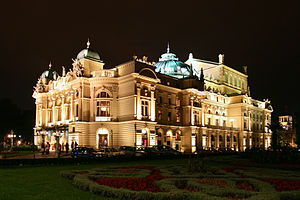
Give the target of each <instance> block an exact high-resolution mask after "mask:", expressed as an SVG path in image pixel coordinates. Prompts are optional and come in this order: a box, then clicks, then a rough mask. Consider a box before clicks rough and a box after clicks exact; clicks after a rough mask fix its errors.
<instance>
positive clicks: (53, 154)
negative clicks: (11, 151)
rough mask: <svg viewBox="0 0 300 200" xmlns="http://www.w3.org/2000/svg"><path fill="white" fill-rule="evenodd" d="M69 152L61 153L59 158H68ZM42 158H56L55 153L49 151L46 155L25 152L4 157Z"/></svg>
mask: <svg viewBox="0 0 300 200" xmlns="http://www.w3.org/2000/svg"><path fill="white" fill-rule="evenodd" d="M70 157H71V153H68V154H67V153H64V152H63V153H61V154H60V158H70ZM44 158H58V155H57V153H55V152H50V153H49V154H48V155H46V154H44V155H43V154H42V153H32V154H26V155H20V156H14V157H9V158H5V159H44Z"/></svg>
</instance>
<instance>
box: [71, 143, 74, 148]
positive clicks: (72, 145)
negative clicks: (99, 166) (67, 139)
mask: <svg viewBox="0 0 300 200" xmlns="http://www.w3.org/2000/svg"><path fill="white" fill-rule="evenodd" d="M71 148H72V150H73V149H74V141H72V144H71Z"/></svg>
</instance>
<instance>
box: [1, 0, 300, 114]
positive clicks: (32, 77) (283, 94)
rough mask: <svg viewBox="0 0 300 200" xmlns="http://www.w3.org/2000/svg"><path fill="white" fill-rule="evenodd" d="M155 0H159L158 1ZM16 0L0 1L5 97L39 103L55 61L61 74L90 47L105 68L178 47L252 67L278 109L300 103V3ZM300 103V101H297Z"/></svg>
mask: <svg viewBox="0 0 300 200" xmlns="http://www.w3.org/2000/svg"><path fill="white" fill-rule="evenodd" d="M154 2H155V3H154ZM176 2H177V1H159V2H156V1H142V0H139V1H84V0H82V1H68V2H67V1H59V3H55V1H53V0H52V1H45V0H43V1H41V0H39V1H17V2H15V1H14V2H12V3H11V5H3V3H2V2H1V3H2V5H1V12H0V20H1V33H0V36H1V37H0V44H1V45H0V55H1V79H0V80H1V84H0V87H1V96H0V98H10V99H12V101H13V102H14V103H16V104H18V105H19V106H20V107H21V108H22V109H33V108H34V106H35V105H34V99H33V98H32V92H33V86H34V85H35V84H36V81H37V79H38V77H39V76H40V75H41V73H42V72H43V71H45V70H46V69H48V65H49V62H50V61H51V62H52V65H53V68H54V69H56V70H57V71H58V72H59V73H61V66H65V67H66V68H67V69H69V68H71V64H72V60H71V59H72V58H76V55H77V54H78V53H79V52H80V50H81V49H83V48H86V42H87V38H89V39H90V42H91V48H92V49H94V50H96V51H97V52H98V53H99V54H100V57H101V59H102V60H103V61H104V62H105V63H106V66H108V67H113V66H115V65H117V64H120V63H122V62H126V61H128V60H131V59H132V56H133V55H137V56H138V57H142V56H143V55H146V56H148V60H150V61H158V59H159V57H160V55H161V54H162V53H164V52H166V46H167V43H168V42H169V43H170V48H171V52H172V53H175V54H176V55H177V57H179V59H180V60H181V61H186V60H187V58H188V55H189V53H190V52H192V53H193V55H194V57H195V58H200V59H206V60H210V61H216V62H217V61H218V54H219V53H224V54H225V64H226V65H228V66H230V67H233V68H234V69H237V70H239V71H242V66H244V65H247V66H248V72H249V73H248V75H249V85H250V89H251V96H252V97H254V98H256V99H259V100H263V99H264V98H268V99H270V100H271V103H272V105H273V107H274V109H275V111H276V112H278V113H284V112H286V111H288V112H294V111H295V110H298V109H299V103H298V100H297V98H296V96H297V95H298V96H299V94H298V93H299V89H298V86H299V85H300V84H299V82H300V81H299V75H298V72H299V70H298V68H300V66H299V61H300V55H299V54H300V51H299V45H300V44H299V37H300V31H299V30H300V29H299V19H300V16H299V15H300V14H299V6H298V5H297V4H296V3H297V1H254V0H251V1H241V0H237V1H228V0H227V1H212V0H210V1H178V3H176ZM297 103H298V104H297Z"/></svg>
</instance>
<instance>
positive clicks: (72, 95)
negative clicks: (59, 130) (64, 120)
mask: <svg viewBox="0 0 300 200" xmlns="http://www.w3.org/2000/svg"><path fill="white" fill-rule="evenodd" d="M70 94H71V105H70V116H71V121H72V122H73V121H75V120H74V103H73V101H74V91H73V90H71V92H70Z"/></svg>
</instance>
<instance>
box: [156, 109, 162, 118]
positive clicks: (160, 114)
mask: <svg viewBox="0 0 300 200" xmlns="http://www.w3.org/2000/svg"><path fill="white" fill-rule="evenodd" d="M157 115H158V116H157V118H158V120H162V113H161V111H160V110H159V111H158V112H157Z"/></svg>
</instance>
